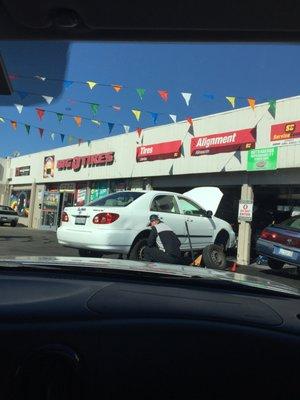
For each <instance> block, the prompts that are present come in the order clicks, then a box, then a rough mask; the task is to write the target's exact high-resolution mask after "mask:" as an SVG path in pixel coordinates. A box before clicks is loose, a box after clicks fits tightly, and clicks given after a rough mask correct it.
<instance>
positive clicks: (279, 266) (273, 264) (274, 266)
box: [268, 259, 284, 271]
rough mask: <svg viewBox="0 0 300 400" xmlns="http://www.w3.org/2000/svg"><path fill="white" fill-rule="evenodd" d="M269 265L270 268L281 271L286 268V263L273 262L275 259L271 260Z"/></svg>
mask: <svg viewBox="0 0 300 400" xmlns="http://www.w3.org/2000/svg"><path fill="white" fill-rule="evenodd" d="M268 265H269V267H270V268H272V269H274V270H276V271H279V270H280V269H282V268H283V266H284V262H282V261H277V260H273V259H269V260H268Z"/></svg>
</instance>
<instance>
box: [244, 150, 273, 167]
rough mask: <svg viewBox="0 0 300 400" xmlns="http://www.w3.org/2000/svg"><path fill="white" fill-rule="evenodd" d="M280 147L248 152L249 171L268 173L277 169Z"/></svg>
mask: <svg viewBox="0 0 300 400" xmlns="http://www.w3.org/2000/svg"><path fill="white" fill-rule="evenodd" d="M277 154H278V147H270V148H267V149H253V150H249V151H248V160H247V171H266V170H270V169H276V168H277Z"/></svg>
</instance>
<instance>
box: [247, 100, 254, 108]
mask: <svg viewBox="0 0 300 400" xmlns="http://www.w3.org/2000/svg"><path fill="white" fill-rule="evenodd" d="M247 100H248V104H249V106H250V107H251V108H252V110H254V108H255V99H252V98H250V97H249V98H248V99H247Z"/></svg>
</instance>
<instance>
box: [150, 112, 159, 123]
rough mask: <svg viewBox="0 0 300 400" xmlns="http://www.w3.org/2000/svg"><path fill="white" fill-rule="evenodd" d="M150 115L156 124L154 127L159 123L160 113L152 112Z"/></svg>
mask: <svg viewBox="0 0 300 400" xmlns="http://www.w3.org/2000/svg"><path fill="white" fill-rule="evenodd" d="M150 114H151V116H152V118H153V123H154V125H155V124H156V121H157V117H158V113H154V112H151V113H150Z"/></svg>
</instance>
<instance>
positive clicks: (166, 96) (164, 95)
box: [158, 90, 169, 101]
mask: <svg viewBox="0 0 300 400" xmlns="http://www.w3.org/2000/svg"><path fill="white" fill-rule="evenodd" d="M158 93H159V95H160V97H161V98H162V99H163V100H164V101H168V99H169V93H168V92H167V91H166V90H159V91H158Z"/></svg>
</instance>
